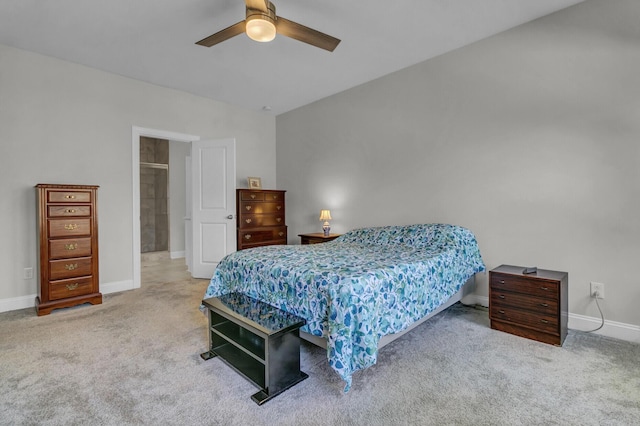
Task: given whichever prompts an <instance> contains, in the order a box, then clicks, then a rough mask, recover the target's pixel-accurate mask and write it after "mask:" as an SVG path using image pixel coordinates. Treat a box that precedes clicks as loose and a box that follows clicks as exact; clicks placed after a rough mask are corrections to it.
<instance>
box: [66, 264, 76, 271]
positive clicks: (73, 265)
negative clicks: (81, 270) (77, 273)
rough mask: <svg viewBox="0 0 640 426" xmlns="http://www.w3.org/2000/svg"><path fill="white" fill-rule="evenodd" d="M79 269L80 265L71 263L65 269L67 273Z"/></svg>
mask: <svg viewBox="0 0 640 426" xmlns="http://www.w3.org/2000/svg"><path fill="white" fill-rule="evenodd" d="M77 268H78V264H77V263H70V264H68V265H64V269H66V270H67V271H73V270H74V269H77Z"/></svg>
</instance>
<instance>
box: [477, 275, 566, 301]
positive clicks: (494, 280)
mask: <svg viewBox="0 0 640 426" xmlns="http://www.w3.org/2000/svg"><path fill="white" fill-rule="evenodd" d="M490 286H491V290H492V291H510V292H515V293H523V294H528V295H531V296H539V297H544V298H551V299H556V300H557V299H558V282H557V281H546V280H540V279H529V278H527V277H519V276H514V275H509V274H500V273H495V272H492V273H491V280H490Z"/></svg>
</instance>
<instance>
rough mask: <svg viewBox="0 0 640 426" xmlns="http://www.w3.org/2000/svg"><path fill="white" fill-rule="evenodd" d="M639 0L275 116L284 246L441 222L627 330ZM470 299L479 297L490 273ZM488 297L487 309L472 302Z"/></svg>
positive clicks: (639, 101)
mask: <svg viewBox="0 0 640 426" xmlns="http://www.w3.org/2000/svg"><path fill="white" fill-rule="evenodd" d="M638 16H640V2H638V1H637V0H616V1H609V0H597V1H587V2H585V3H582V4H579V5H577V6H574V7H571V8H568V9H565V10H563V11H560V12H558V13H556V14H553V15H550V16H547V17H544V18H542V19H539V20H537V21H534V22H532V23H529V24H526V25H524V26H521V27H518V28H515V29H513V30H510V31H507V32H504V33H501V34H499V35H497V36H494V37H492V38H489V39H486V40H483V41H480V42H477V43H475V44H473V45H470V46H467V47H464V48H462V49H459V50H457V51H454V52H452V53H449V54H446V55H443V56H440V57H438V58H435V59H432V60H429V61H426V62H424V63H420V64H417V65H415V66H413V67H410V68H408V69H405V70H402V71H399V72H397V73H394V74H391V75H388V76H386V77H383V78H380V79H378V80H375V81H373V82H370V83H367V84H364V85H362V86H359V87H356V88H353V89H351V90H348V91H345V92H343V93H339V94H337V95H334V96H331V97H329V98H327V99H324V100H321V101H319V102H316V103H314V104H310V105H307V106H305V107H302V108H299V109H297V110H294V111H291V112H289V113H286V114H283V115H280V116H278V117H277V120H276V134H277V160H278V161H277V172H278V173H277V179H278V185H279V188H281V189H286V190H287V222H288V225H289V227H290V228H289V235H290V238H289V240H290V243H295V242H298V239H297V237H296V235H297V234H298V233H301V232H319V231H320V225H321V224H320V222H319V221H318V214H319V211H320V209H322V208H329V209H331V213H332V216H333V219H334V220H333V221H332V230H333V231H335V232H344V231H347V230H349V229H352V228H357V227H362V226H369V225H391V224H410V223H427V222H447V223H454V224H459V225H463V226H466V227H468V228H470V229H471V230H473V231H474V232H475V234H476V236H477V237H478V240H479V244H480V248H481V250H482V254H483V257H484V260H485V262H486V264H487V267H488V268H489V269H491V268H494V267H496V266H498V265H499V264H502V263H507V264H515V265H523V266H532V265H537V266H538V267H542V268H546V269H556V270H563V271H568V272H569V310H570V312H571V313H573V314H579V315H584V316H587V317H599V315H598V311H597V309H596V306H595V304H594V303H593V300H592V299H590V298H589V283H590V281H597V282H602V283H605V284H606V299H605V300H604V301H603V302H602V305H603V308H604V310H605V315H606V317H607V319H608V320H612V321H618V322H622V323H625V324H629V325H634V326H636V327H637V326H638V325H640V310H639V309H638V303H639V302H640V285H639V284H640V283H639V282H638V280H639V278H638V274H637V273H636V272H635V271H634V268H633V266H634V265H635V264H637V262H638V259H640V244H638V240H639V237H640V221H639V220H638V218H639V217H640V216H639V214H640V213H639V212H640V152H639V150H640V148H639V147H640V25H638V21H637V18H638ZM478 282H479V284H478V288H477V292H478V294H479V295H480V296H481V298H480V299H482V297H485V298H486V297H487V275H481V276H480V277H479V280H478ZM485 300H486V299H485Z"/></svg>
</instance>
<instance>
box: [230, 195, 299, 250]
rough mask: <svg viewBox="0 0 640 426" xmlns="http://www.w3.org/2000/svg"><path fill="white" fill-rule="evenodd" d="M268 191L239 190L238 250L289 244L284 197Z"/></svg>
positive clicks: (237, 199)
mask: <svg viewBox="0 0 640 426" xmlns="http://www.w3.org/2000/svg"><path fill="white" fill-rule="evenodd" d="M285 192H286V191H275V190H267V189H261V190H257V189H237V190H236V218H237V221H238V222H237V231H238V235H237V246H238V250H242V249H246V248H252V247H260V246H269V245H274V244H287V225H286V223H285V208H284V193H285Z"/></svg>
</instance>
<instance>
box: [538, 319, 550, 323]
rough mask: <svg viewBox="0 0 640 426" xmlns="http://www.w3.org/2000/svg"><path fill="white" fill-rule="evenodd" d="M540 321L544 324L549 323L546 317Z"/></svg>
mask: <svg viewBox="0 0 640 426" xmlns="http://www.w3.org/2000/svg"><path fill="white" fill-rule="evenodd" d="M540 322H541V323H543V324H549V321H547V320H546V319H541V320H540Z"/></svg>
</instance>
